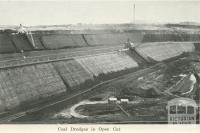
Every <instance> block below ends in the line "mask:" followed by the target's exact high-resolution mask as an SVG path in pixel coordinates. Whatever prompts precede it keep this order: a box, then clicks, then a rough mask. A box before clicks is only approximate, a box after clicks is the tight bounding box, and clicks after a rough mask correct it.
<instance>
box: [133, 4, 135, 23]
mask: <svg viewBox="0 0 200 133" xmlns="http://www.w3.org/2000/svg"><path fill="white" fill-rule="evenodd" d="M133 24H135V3H134V4H133Z"/></svg>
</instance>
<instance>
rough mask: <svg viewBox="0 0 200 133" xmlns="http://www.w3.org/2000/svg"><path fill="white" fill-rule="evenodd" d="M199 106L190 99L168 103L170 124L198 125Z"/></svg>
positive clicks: (173, 100) (177, 99) (176, 99)
mask: <svg viewBox="0 0 200 133" xmlns="http://www.w3.org/2000/svg"><path fill="white" fill-rule="evenodd" d="M197 108H198V106H197V104H196V102H195V101H194V100H193V99H190V98H175V99H172V100H170V101H168V105H167V111H168V124H196V117H197Z"/></svg>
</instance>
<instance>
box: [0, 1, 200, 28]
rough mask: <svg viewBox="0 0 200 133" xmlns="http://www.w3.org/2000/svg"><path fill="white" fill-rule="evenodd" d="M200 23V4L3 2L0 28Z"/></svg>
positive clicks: (170, 2)
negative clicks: (84, 24)
mask: <svg viewBox="0 0 200 133" xmlns="http://www.w3.org/2000/svg"><path fill="white" fill-rule="evenodd" d="M133 4H135V22H136V23H141V22H143V23H154V22H155V23H178V22H185V21H192V22H198V23H200V17H199V15H198V14H199V13H200V1H199V2H198V1H149V0H148V1H127V0H125V1H119V0H118V1H113V0H111V1H109V0H107V1H105V0H103V1H99V0H98V1H94V0H93V1H83V0H81V1H72V0H71V1H70V0H68V1H62V0H61V1H60V0H57V1H52V0H50V1H46V0H45V1H38V0H37V1H15V0H10V1H6V0H5V1H0V25H19V24H20V23H21V24H23V25H27V26H34V25H61V24H77V23H86V24H102V23H106V24H110V23H130V22H133V21H134V19H133V18H134V17H133V16H134V10H133Z"/></svg>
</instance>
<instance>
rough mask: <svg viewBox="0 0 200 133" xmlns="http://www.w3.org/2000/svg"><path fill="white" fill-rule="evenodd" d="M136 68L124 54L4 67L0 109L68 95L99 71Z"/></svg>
mask: <svg viewBox="0 0 200 133" xmlns="http://www.w3.org/2000/svg"><path fill="white" fill-rule="evenodd" d="M137 67H138V64H137V62H136V61H134V60H133V59H132V58H131V57H130V56H128V55H127V54H126V53H124V54H122V53H107V54H100V55H93V56H84V57H76V58H73V59H71V60H66V61H57V62H52V63H44V64H33V65H27V66H21V67H13V68H4V69H1V70H0V112H4V111H7V110H12V109H13V108H15V107H18V108H19V107H20V106H23V105H25V104H27V103H29V104H30V103H32V104H33V103H34V102H38V101H43V100H44V99H45V98H49V97H52V96H56V95H59V94H63V93H65V94H70V93H71V92H73V91H76V90H77V89H79V90H80V89H82V88H87V87H91V86H92V85H94V84H97V83H98V82H99V81H101V79H100V78H99V77H101V76H102V74H103V75H104V76H106V75H109V74H111V73H116V74H123V73H124V72H125V71H127V70H128V69H133V68H137ZM120 72H123V73H120ZM114 76H116V75H114Z"/></svg>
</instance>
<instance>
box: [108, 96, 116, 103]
mask: <svg viewBox="0 0 200 133" xmlns="http://www.w3.org/2000/svg"><path fill="white" fill-rule="evenodd" d="M108 103H112V104H114V103H117V98H116V97H110V98H108Z"/></svg>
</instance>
